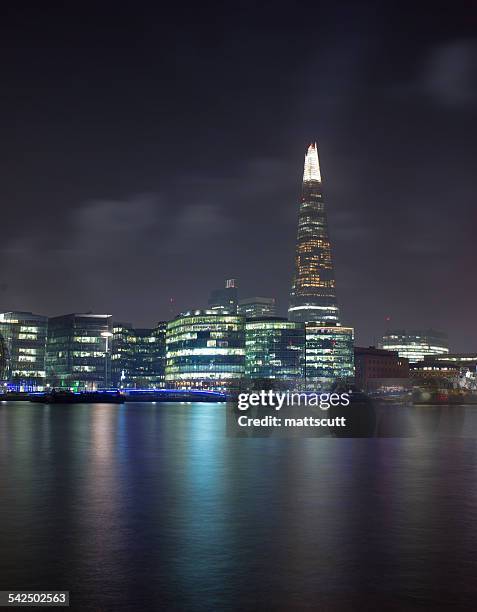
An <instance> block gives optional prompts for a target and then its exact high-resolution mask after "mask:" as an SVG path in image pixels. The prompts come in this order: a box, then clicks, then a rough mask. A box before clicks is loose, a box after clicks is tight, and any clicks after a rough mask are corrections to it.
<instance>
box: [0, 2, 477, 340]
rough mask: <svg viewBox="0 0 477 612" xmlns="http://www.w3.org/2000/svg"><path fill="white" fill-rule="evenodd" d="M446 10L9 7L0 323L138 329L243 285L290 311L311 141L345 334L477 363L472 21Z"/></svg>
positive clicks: (0, 121)
mask: <svg viewBox="0 0 477 612" xmlns="http://www.w3.org/2000/svg"><path fill="white" fill-rule="evenodd" d="M438 5H439V3H438ZM438 5H436V7H435V10H434V11H433V12H432V13H430V12H429V11H428V10H427V8H424V6H423V8H422V9H420V8H419V7H416V6H415V5H412V7H411V5H409V7H407V6H405V5H403V3H395V2H389V3H373V2H369V3H367V2H365V3H353V2H349V3H347V2H344V3H338V4H335V5H333V4H330V3H327V4H324V3H321V4H320V3H319V4H318V5H316V4H309V5H308V4H305V3H303V4H301V3H299V4H298V5H296V6H295V5H294V7H293V8H291V7H290V5H289V4H287V5H281V4H280V3H273V5H272V4H268V3H265V4H263V5H260V6H258V5H256V4H254V5H253V6H252V5H250V6H249V5H246V4H241V5H240V6H239V5H237V6H234V7H233V8H232V7H226V6H225V5H214V6H212V5H210V6H209V5H208V4H207V3H206V4H205V5H201V6H200V7H198V6H194V5H192V4H191V5H187V6H186V7H183V5H181V7H180V9H175V8H174V7H173V6H170V7H168V9H167V10H161V11H160V12H159V9H156V8H151V9H148V10H146V9H141V8H137V9H135V10H128V11H127V12H124V11H123V10H122V9H121V8H120V7H119V8H117V10H116V11H115V12H114V14H112V13H111V12H110V11H106V10H103V9H102V8H101V7H98V8H97V10H96V12H95V14H94V16H92V15H91V14H90V13H89V12H87V11H85V12H84V13H83V12H81V11H80V10H78V11H77V12H76V13H75V15H74V19H72V17H71V14H70V9H68V8H67V9H65V12H64V14H61V12H58V11H55V12H52V11H49V10H46V9H44V7H43V8H42V10H39V9H38V10H37V9H32V12H28V11H26V12H18V11H16V10H15V9H14V8H12V9H11V10H10V11H7V13H6V15H5V18H4V19H3V20H2V25H1V26H0V27H1V32H0V33H1V34H2V38H1V41H2V43H1V44H2V46H3V56H4V58H5V64H6V65H5V71H4V76H3V92H4V95H3V96H2V98H1V99H0V127H1V129H2V140H1V142H0V167H1V169H2V181H1V182H0V203H1V205H2V240H1V244H0V253H1V259H0V283H1V284H2V287H3V290H2V291H0V298H1V300H2V309H3V308H18V309H20V308H22V309H31V310H36V311H38V312H43V313H46V314H60V313H63V312H68V311H74V310H77V311H78V310H90V309H91V310H96V311H110V312H113V314H114V315H115V317H116V318H118V319H123V320H130V321H132V322H134V323H136V324H138V325H151V324H153V323H154V321H156V320H158V319H163V318H168V317H170V316H172V315H173V314H175V313H176V311H177V310H181V309H186V308H189V307H195V306H200V305H203V304H205V303H206V301H207V296H208V293H209V291H210V289H212V288H215V287H216V286H220V285H221V284H222V283H223V281H224V279H225V278H227V277H236V278H238V280H239V286H240V291H241V293H242V295H244V296H247V295H253V294H260V295H273V296H276V297H277V298H278V302H279V304H280V307H281V309H282V312H285V310H286V305H287V295H288V290H289V286H290V279H291V274H292V265H293V248H294V241H295V235H296V221H297V207H298V202H299V197H300V182H301V171H302V162H303V155H304V151H305V147H306V145H307V143H308V142H309V141H311V140H315V139H316V140H318V145H319V150H320V157H321V164H322V174H323V177H324V182H325V193H326V199H327V202H328V206H329V222H330V231H331V236H332V240H333V247H334V254H335V260H336V274H337V280H338V294H339V298H340V301H341V305H342V311H343V313H344V321H345V323H347V324H351V325H354V326H355V327H356V330H357V337H358V341H359V342H361V343H369V342H372V341H373V340H376V339H377V338H378V337H379V335H380V334H381V333H382V331H383V330H384V327H385V326H386V325H387V323H386V322H385V320H384V319H385V317H386V316H391V317H392V321H393V323H395V324H396V325H398V326H400V327H420V326H429V325H434V326H436V327H438V328H442V329H444V330H446V331H448V332H449V335H450V337H451V341H452V345H453V347H454V348H456V349H467V350H473V349H475V348H476V347H477V330H476V331H474V327H475V326H474V313H475V310H476V307H477V294H476V291H475V289H474V287H473V285H472V283H471V282H470V280H469V278H470V276H471V272H470V271H471V270H472V269H473V267H474V266H475V259H476V252H475V239H474V236H473V228H474V227H475V221H476V218H475V217H476V215H475V212H474V211H475V179H474V176H475V170H474V167H475V158H476V156H477V144H476V143H477V121H476V119H477V117H476V115H477V110H476V108H477V107H476V105H475V96H476V75H475V70H476V44H477V43H476V38H475V34H474V31H475V25H476V24H475V16H474V14H473V12H472V10H471V9H470V8H469V6H470V5H468V4H465V3H462V5H461V4H460V3H456V5H455V6H454V7H453V11H452V12H451V13H449V11H447V10H446V11H444V10H442V11H441V10H440V8H447V6H446V5H442V7H440V8H439V6H438ZM184 15H187V18H186V19H185V18H184ZM171 297H172V298H174V305H173V307H172V308H171V306H170V299H171Z"/></svg>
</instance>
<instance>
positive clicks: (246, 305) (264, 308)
mask: <svg viewBox="0 0 477 612" xmlns="http://www.w3.org/2000/svg"><path fill="white" fill-rule="evenodd" d="M238 313H239V314H241V315H243V316H244V317H246V318H247V319H259V318H261V317H274V316H275V298H268V297H251V298H245V299H244V300H240V301H239V304H238Z"/></svg>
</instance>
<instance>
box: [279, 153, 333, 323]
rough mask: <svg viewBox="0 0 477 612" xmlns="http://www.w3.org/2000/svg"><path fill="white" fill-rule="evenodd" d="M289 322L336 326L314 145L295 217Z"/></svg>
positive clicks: (323, 206)
mask: <svg viewBox="0 0 477 612" xmlns="http://www.w3.org/2000/svg"><path fill="white" fill-rule="evenodd" d="M288 315H289V318H290V320H291V321H302V322H308V321H317V322H320V323H321V324H323V325H330V324H337V323H339V310H338V303H337V300H336V290H335V278H334V269H333V261H332V256H331V244H330V239H329V235H328V220H327V213H326V206H325V202H324V201H323V193H322V184H321V172H320V165H319V161H318V151H317V147H316V143H315V144H314V145H313V144H311V145H310V146H309V147H308V152H307V154H306V156H305V166H304V172H303V188H302V198H301V202H300V210H299V216H298V234H297V241H296V252H295V272H294V276H293V282H292V288H291V292H290V306H289V309H288Z"/></svg>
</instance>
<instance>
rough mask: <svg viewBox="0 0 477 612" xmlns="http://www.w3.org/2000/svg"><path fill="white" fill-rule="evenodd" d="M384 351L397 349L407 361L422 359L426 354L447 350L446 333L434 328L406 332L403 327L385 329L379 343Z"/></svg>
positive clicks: (437, 353)
mask: <svg viewBox="0 0 477 612" xmlns="http://www.w3.org/2000/svg"><path fill="white" fill-rule="evenodd" d="M380 348H382V349H385V350H386V351H397V352H398V354H399V357H405V358H406V359H408V360H409V363H417V362H418V361H422V360H423V359H424V357H425V356H426V355H440V354H443V353H448V352H449V342H448V339H447V334H445V333H443V332H440V331H436V330H434V329H428V330H422V331H417V330H416V331H410V332H407V331H405V330H403V329H400V330H393V331H387V332H386V333H385V334H384V336H383V340H382V342H381V344H380Z"/></svg>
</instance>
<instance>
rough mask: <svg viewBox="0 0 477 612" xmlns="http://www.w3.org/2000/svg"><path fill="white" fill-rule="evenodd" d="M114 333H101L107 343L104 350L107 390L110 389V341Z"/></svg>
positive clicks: (105, 384)
mask: <svg viewBox="0 0 477 612" xmlns="http://www.w3.org/2000/svg"><path fill="white" fill-rule="evenodd" d="M112 335H113V334H112V333H111V332H110V331H103V332H101V336H102V337H103V338H104V339H105V341H106V346H105V350H104V386H105V387H106V389H107V388H108V387H109V339H110V338H111V337H112Z"/></svg>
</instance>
